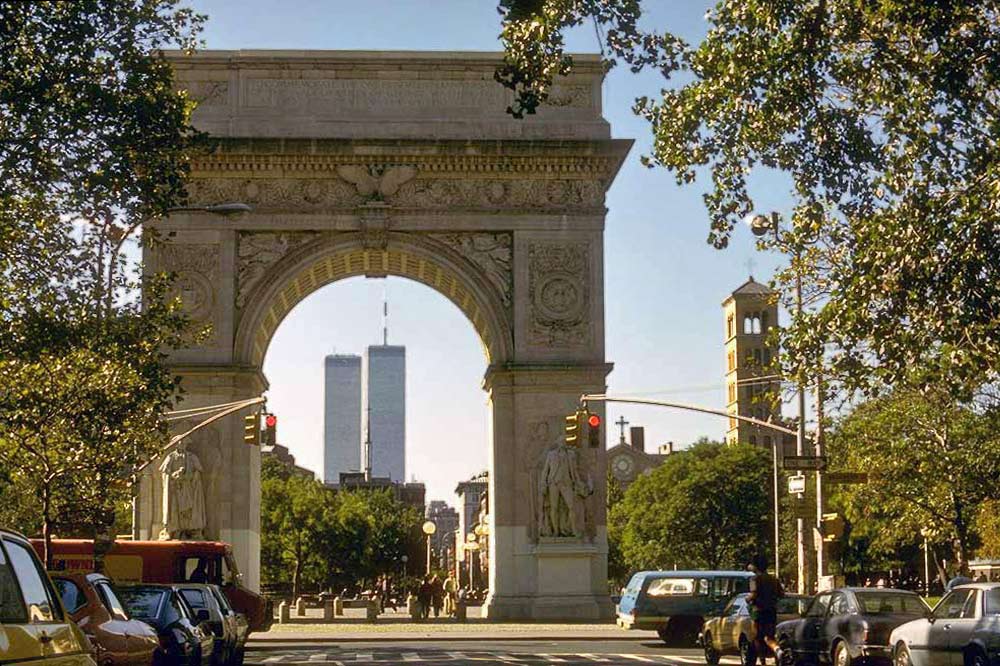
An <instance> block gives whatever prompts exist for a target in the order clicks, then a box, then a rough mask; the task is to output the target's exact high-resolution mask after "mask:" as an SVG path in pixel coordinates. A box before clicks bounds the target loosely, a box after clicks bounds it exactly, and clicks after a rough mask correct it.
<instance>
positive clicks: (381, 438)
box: [364, 345, 406, 483]
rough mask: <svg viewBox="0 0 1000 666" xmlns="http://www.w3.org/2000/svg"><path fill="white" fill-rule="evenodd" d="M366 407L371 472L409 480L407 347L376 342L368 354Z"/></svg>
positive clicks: (373, 474) (395, 479)
mask: <svg viewBox="0 0 1000 666" xmlns="http://www.w3.org/2000/svg"><path fill="white" fill-rule="evenodd" d="M364 395H365V410H366V420H367V424H368V437H369V438H370V440H371V452H370V455H371V474H372V476H373V477H378V476H381V477H388V478H390V479H392V480H393V481H395V482H397V483H404V482H405V481H406V347H403V346H398V345H372V346H370V347H368V350H367V352H366V353H365V390H364Z"/></svg>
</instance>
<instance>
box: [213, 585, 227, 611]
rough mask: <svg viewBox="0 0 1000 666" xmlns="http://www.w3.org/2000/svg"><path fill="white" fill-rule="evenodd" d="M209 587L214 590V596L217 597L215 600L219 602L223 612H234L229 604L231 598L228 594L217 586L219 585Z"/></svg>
mask: <svg viewBox="0 0 1000 666" xmlns="http://www.w3.org/2000/svg"><path fill="white" fill-rule="evenodd" d="M209 589H211V590H212V596H213V597H215V602H216V603H217V604H219V608H221V609H222V612H223V613H230V612H232V610H233V609H232V606H230V605H229V599H226V595H224V594H223V593H222V591H221V590H220V589H219V588H217V587H213V588H209Z"/></svg>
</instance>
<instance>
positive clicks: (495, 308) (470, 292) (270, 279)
mask: <svg viewBox="0 0 1000 666" xmlns="http://www.w3.org/2000/svg"><path fill="white" fill-rule="evenodd" d="M383 240H384V244H380V245H379V246H376V247H373V246H372V244H371V242H370V239H369V238H368V237H366V235H365V234H364V233H361V232H299V233H294V232H293V233H273V232H263V233H256V232H243V233H241V235H240V238H239V246H238V247H239V249H238V252H237V255H238V270H237V280H238V286H237V298H236V303H237V306H238V307H239V308H240V311H239V315H238V325H237V331H236V344H235V350H234V351H235V354H236V358H237V361H238V362H240V363H243V364H246V365H250V366H254V367H260V365H261V364H262V363H263V359H264V354H265V353H266V351H267V347H268V344H269V343H270V340H271V337H272V336H273V335H274V332H275V330H276V329H277V328H278V326H279V325H280V324H281V321H282V320H283V319H284V318H285V316H286V315H287V314H288V313H289V312H290V311H291V310H292V308H294V307H295V306H296V305H297V304H298V303H299V302H300V301H302V300H303V299H304V298H305V297H306V296H308V295H309V294H311V293H313V292H314V291H316V290H317V289H319V288H320V287H323V286H325V285H327V284H330V283H332V282H335V281H337V280H341V279H344V278H348V277H355V276H360V275H364V276H368V277H385V276H388V275H393V276H398V277H405V278H410V279H412V280H414V281H417V282H420V283H422V284H425V285H427V286H429V287H431V288H432V289H434V290H436V291H437V292H439V293H440V294H442V295H444V296H445V297H447V298H448V299H449V300H451V301H452V302H453V303H454V304H455V305H456V306H457V307H458V308H459V309H460V310H461V311H462V312H463V313H464V314H465V316H466V317H467V318H468V319H469V321H470V323H471V324H472V325H473V327H474V328H475V329H476V332H477V333H478V334H479V338H480V340H481V342H482V345H483V349H484V352H485V354H486V356H487V362H488V363H503V362H506V361H508V360H509V359H510V358H511V356H512V352H513V349H512V328H511V315H512V313H511V290H512V288H513V274H512V260H513V256H512V254H513V248H512V234H510V233H509V232H469V233H461V232H458V233H443V234H442V233H423V234H421V233H406V232H386V233H385V236H384V238H383Z"/></svg>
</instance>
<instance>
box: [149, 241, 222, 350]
mask: <svg viewBox="0 0 1000 666" xmlns="http://www.w3.org/2000/svg"><path fill="white" fill-rule="evenodd" d="M157 259H158V265H159V266H162V267H164V268H169V269H170V270H171V271H173V272H174V273H176V274H177V279H176V280H175V281H174V284H173V288H172V289H173V296H175V297H179V298H180V299H181V303H182V304H183V307H184V311H185V312H186V313H187V315H188V316H189V317H190V318H191V323H192V324H193V326H194V329H195V330H197V331H201V330H205V329H206V328H207V329H210V330H209V332H208V334H207V336H206V338H205V339H204V340H203V341H202V344H203V345H209V344H212V343H213V342H214V341H215V339H216V335H215V327H216V325H217V321H216V311H217V307H216V306H217V298H216V295H215V284H216V283H217V282H218V274H219V246H218V245H210V244H203V243H198V244H196V243H167V244H165V245H163V246H162V247H160V248H158V249H157Z"/></svg>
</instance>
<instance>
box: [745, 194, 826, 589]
mask: <svg viewBox="0 0 1000 666" xmlns="http://www.w3.org/2000/svg"><path fill="white" fill-rule="evenodd" d="M780 221H781V216H780V215H779V214H778V213H777V212H772V213H771V214H770V215H761V214H760V213H757V214H755V215H750V216H748V217H747V218H746V223H747V226H749V227H750V232H751V233H753V235H754V236H757V237H758V238H760V237H763V236H766V235H767V234H768V233H773V234H774V240H775V241H776V242H777V241H780V236H779V233H780V231H779V228H780ZM799 257H800V255H799V251H798V250H796V251H795V261H796V271H795V316H796V317H797V318H800V317H801V316H802V271H801V269H799V268H798V260H799ZM797 383H798V392H797V393H798V395H797V397H798V404H799V423H798V428H797V430H796V435H795V455H796V456H799V457H801V456H803V455H805V441H806V389H805V386H804V383H803V382H802V381H799V382H797ZM816 441H817V448H819V447H820V446H821V444H820V443H819V438H818V437H817V439H816ZM816 455H817V456H820V455H822V452H821V451H817V452H816ZM774 460H775V462H774V464H775V465H776V466H777V464H778V457H777V449H775V456H774ZM775 475H776V476H777V467H776V468H775ZM822 487H823V486H822V480H821V477H820V471H819V470H816V521H817V526H819V525H821V524H822V516H823V491H822ZM801 498H802V495H801V494H800V495H799V499H801ZM775 506H776V507H777V495H775ZM775 522H777V511H776V512H775ZM795 526H796V530H795V531H796V550H797V553H798V576H797V577H798V590H799V594H805V593H806V592H808V590H806V589H805V587H806V580H805V579H806V576H805V570H804V568H803V567H804V563H805V521H804V520H803V519H802V518H801V517H798V518H796V519H795ZM776 530H777V528H776ZM775 542H777V531H776V532H775ZM775 553H777V546H775ZM816 554H817V561H816V564H817V567H816V582H817V587H818V583H819V578H820V576H822V575H823V542H822V541H821V542H819V543H818V544H817V548H816ZM775 562H777V559H776V560H775ZM775 568H777V564H776V565H775Z"/></svg>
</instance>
